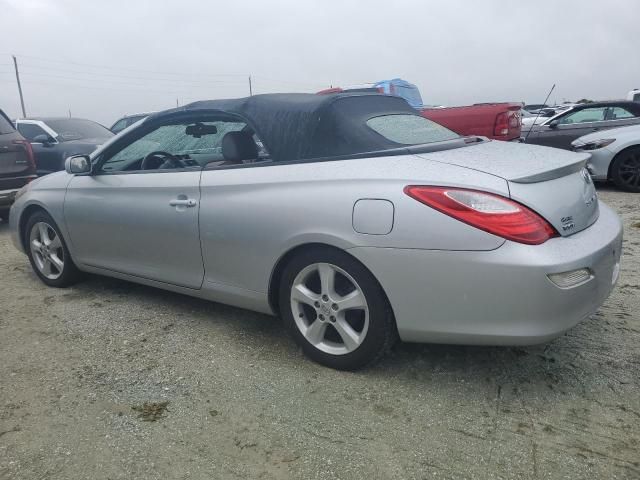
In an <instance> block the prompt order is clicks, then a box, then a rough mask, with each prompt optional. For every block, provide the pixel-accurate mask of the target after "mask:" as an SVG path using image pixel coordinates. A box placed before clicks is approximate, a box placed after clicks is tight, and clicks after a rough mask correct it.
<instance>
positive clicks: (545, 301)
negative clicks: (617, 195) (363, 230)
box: [349, 204, 622, 345]
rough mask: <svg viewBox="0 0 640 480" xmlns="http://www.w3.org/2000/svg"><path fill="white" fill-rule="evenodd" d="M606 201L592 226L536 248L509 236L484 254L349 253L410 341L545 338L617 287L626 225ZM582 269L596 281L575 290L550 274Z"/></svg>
mask: <svg viewBox="0 0 640 480" xmlns="http://www.w3.org/2000/svg"><path fill="white" fill-rule="evenodd" d="M600 206H601V210H600V217H599V219H598V220H597V221H596V222H595V223H594V224H593V225H592V226H591V227H589V228H587V229H586V230H583V231H582V232H578V233H576V234H574V235H571V236H569V237H561V238H554V239H551V240H549V241H547V242H545V243H544V244H542V245H537V246H529V245H522V244H518V243H514V242H509V241H507V242H505V243H504V245H503V246H501V247H499V248H497V249H496V250H492V251H483V252H471V251H467V252H452V251H433V250H409V249H391V248H369V247H358V248H353V249H350V250H349V252H350V253H351V254H353V255H354V256H355V257H356V258H358V259H359V260H360V261H362V262H363V263H364V264H365V265H366V266H367V267H368V268H369V269H370V270H371V271H372V272H373V274H374V275H375V276H376V278H377V279H378V280H379V281H380V283H381V285H382V287H383V288H384V290H385V292H386V294H387V296H388V298H389V301H390V302H391V306H392V308H393V311H394V314H395V317H396V322H397V325H398V331H399V333H400V337H401V338H402V340H404V341H409V342H434V343H459V344H478V345H528V344H536V343H543V342H546V341H548V340H551V339H553V338H555V337H557V336H559V335H561V334H562V333H563V332H565V331H566V330H568V329H569V328H571V327H573V326H574V325H575V324H576V323H578V322H579V321H581V320H582V319H584V318H586V317H588V316H589V315H591V314H593V313H594V312H595V311H596V310H597V309H598V308H599V307H600V306H601V305H602V303H603V302H604V301H605V299H606V298H607V297H608V295H609V294H610V292H611V290H612V289H613V286H614V284H615V280H616V278H614V277H616V274H615V272H617V270H618V268H619V259H620V252H621V249H622V224H621V223H620V220H619V218H618V216H617V215H616V214H615V213H614V212H613V211H612V210H611V209H610V208H609V207H607V206H606V205H604V204H601V205H600ZM616 265H618V267H616ZM580 268H589V269H590V270H591V272H592V278H591V279H590V280H589V281H587V282H586V283H583V284H581V285H579V286H576V287H573V288H569V289H561V288H559V287H557V286H556V285H555V284H554V283H552V282H551V280H549V278H548V277H547V275H549V274H553V273H561V272H568V271H572V270H576V269H580Z"/></svg>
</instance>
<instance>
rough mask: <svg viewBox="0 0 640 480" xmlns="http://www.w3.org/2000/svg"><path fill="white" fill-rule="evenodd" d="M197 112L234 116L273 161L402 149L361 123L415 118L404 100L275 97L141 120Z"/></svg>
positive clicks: (213, 103) (198, 105)
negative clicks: (383, 118)
mask: <svg viewBox="0 0 640 480" xmlns="http://www.w3.org/2000/svg"><path fill="white" fill-rule="evenodd" d="M197 112H202V113H224V114H228V115H231V116H234V117H240V118H241V119H242V120H243V121H244V122H246V123H247V124H248V125H249V127H250V128H251V129H253V130H254V131H255V133H256V134H257V135H258V137H259V138H260V140H261V141H262V142H263V143H264V145H265V147H266V148H267V150H268V151H269V153H270V155H271V157H272V159H273V160H274V161H289V160H302V159H311V158H324V157H334V156H344V155H353V154H358V153H365V152H374V151H380V150H388V149H393V148H398V147H400V146H402V145H400V144H398V143H395V142H392V141H391V140H389V139H387V138H385V137H383V136H382V135H380V134H378V133H377V132H375V131H374V130H372V129H371V128H369V127H368V126H367V125H366V121H367V120H368V119H370V118H372V117H376V116H380V115H393V114H408V115H416V116H420V115H419V113H418V112H417V111H416V110H414V109H413V108H411V107H410V106H409V104H408V103H407V102H406V101H405V100H404V99H402V98H399V97H394V96H389V95H380V94H367V93H340V94H335V95H316V94H309V93H277V94H264V95H254V96H252V97H246V98H238V99H230V100H206V101H200V102H194V103H191V104H189V105H185V106H184V107H180V108H175V109H172V110H167V111H164V112H160V113H156V114H152V115H151V116H150V117H149V118H148V119H147V120H146V121H164V120H167V119H169V118H173V117H180V116H182V115H184V114H185V113H197ZM146 121H145V122H146Z"/></svg>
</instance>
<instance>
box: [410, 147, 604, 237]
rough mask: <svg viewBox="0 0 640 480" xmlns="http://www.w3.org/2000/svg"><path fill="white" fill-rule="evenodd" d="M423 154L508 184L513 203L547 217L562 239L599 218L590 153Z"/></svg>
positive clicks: (472, 150)
mask: <svg viewBox="0 0 640 480" xmlns="http://www.w3.org/2000/svg"><path fill="white" fill-rule="evenodd" d="M418 155H419V156H420V157H422V158H425V159H427V160H431V161H436V162H442V163H447V164H452V165H458V166H461V167H465V168H470V169H473V170H478V171H481V172H484V173H489V174H491V175H495V176H497V177H501V178H503V179H505V180H506V181H507V183H508V185H509V192H510V196H511V198H512V199H514V200H516V201H518V202H520V203H522V204H523V205H526V206H527V207H529V208H530V209H532V210H533V211H535V212H537V213H538V214H539V215H541V216H542V217H544V218H545V219H546V220H547V221H548V222H549V223H551V225H553V226H554V228H555V229H556V230H557V231H558V232H559V233H560V235H562V236H568V235H571V234H573V233H577V232H579V231H581V230H584V229H585V228H587V227H589V226H590V225H592V224H593V223H594V222H595V221H596V220H597V218H598V214H599V210H598V197H597V194H596V190H595V187H594V185H593V182H592V181H591V178H590V176H589V174H588V172H587V171H586V170H585V168H584V166H585V163H586V161H587V160H588V159H589V157H590V155H589V154H588V153H573V152H569V151H566V150H560V149H557V148H548V147H540V146H536V145H523V144H512V143H507V142H485V143H481V144H477V145H473V146H470V147H467V148H459V149H455V150H447V151H441V152H434V153H426V154H418Z"/></svg>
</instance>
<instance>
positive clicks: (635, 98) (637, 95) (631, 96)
mask: <svg viewBox="0 0 640 480" xmlns="http://www.w3.org/2000/svg"><path fill="white" fill-rule="evenodd" d="M627 100H631V101H632V102H640V88H634V89H633V90H631V91H630V92H629V93H628V94H627Z"/></svg>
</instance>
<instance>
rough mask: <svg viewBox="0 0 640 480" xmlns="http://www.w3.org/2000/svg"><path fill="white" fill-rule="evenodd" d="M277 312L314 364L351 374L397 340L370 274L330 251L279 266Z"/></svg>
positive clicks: (320, 250) (383, 298)
mask: <svg viewBox="0 0 640 480" xmlns="http://www.w3.org/2000/svg"><path fill="white" fill-rule="evenodd" d="M279 301H280V303H279V304H280V310H281V313H282V317H283V319H284V321H285V323H286V324H287V326H288V327H289V329H290V331H291V333H292V334H293V337H294V338H295V340H296V342H297V343H298V344H299V345H300V346H301V347H302V349H303V351H304V353H305V354H306V355H307V356H308V357H310V358H311V359H313V360H315V361H316V362H318V363H321V364H323V365H326V366H328V367H331V368H336V369H339V370H355V369H358V368H362V367H364V366H366V365H367V364H370V363H372V362H374V361H376V360H377V359H379V358H381V357H382V356H383V355H384V354H385V353H386V352H387V351H388V350H389V348H390V347H391V346H392V345H393V343H394V341H395V340H396V338H397V332H396V326H395V322H394V321H393V315H392V314H391V308H390V307H389V304H388V302H387V300H386V296H385V295H384V292H383V291H382V288H381V287H380V285H379V284H378V282H377V281H376V279H375V278H374V277H373V275H372V274H371V273H370V272H369V271H368V270H367V269H366V268H365V267H364V266H363V265H362V264H360V263H359V262H358V261H357V260H355V259H353V258H352V257H350V256H349V255H347V254H345V253H344V252H340V251H339V250H334V249H331V248H317V249H314V250H309V251H307V252H304V253H302V254H300V255H298V256H296V257H295V258H294V259H293V260H292V261H291V262H289V264H288V265H287V266H286V267H285V269H284V272H283V275H282V281H281V285H280V298H279Z"/></svg>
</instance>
